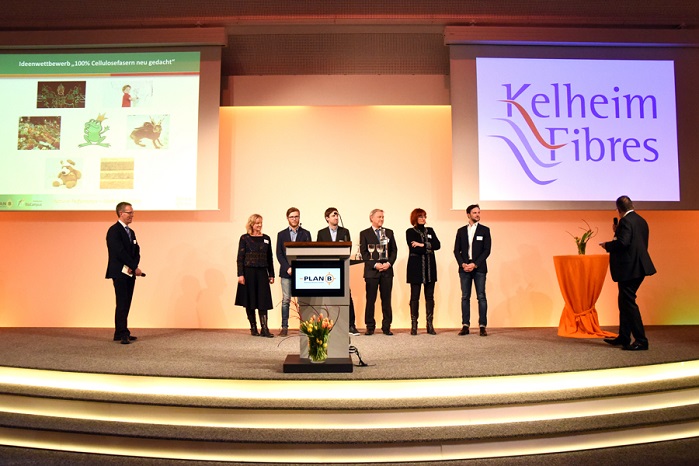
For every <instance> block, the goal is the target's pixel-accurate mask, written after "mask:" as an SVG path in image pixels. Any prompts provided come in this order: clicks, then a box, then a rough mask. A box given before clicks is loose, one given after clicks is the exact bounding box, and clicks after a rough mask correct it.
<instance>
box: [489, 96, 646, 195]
mask: <svg viewBox="0 0 699 466" xmlns="http://www.w3.org/2000/svg"><path fill="white" fill-rule="evenodd" d="M502 86H503V88H504V89H503V90H504V94H505V96H506V98H505V99H502V100H500V102H502V103H503V104H504V105H506V111H505V114H506V115H507V117H506V118H495V120H498V121H503V122H505V123H507V125H509V127H510V128H511V129H512V130H513V132H514V134H515V136H516V137H512V136H504V135H499V134H493V135H491V137H494V138H499V139H502V140H503V141H505V143H506V144H507V145H508V147H509V148H510V150H511V151H512V154H513V155H514V157H515V158H516V159H517V161H518V162H519V164H520V166H521V167H522V170H523V171H524V173H525V174H526V175H527V177H528V178H529V179H530V180H531V181H532V182H533V183H536V184H538V185H545V184H549V183H553V182H554V181H556V179H555V178H553V179H548V180H547V179H539V178H538V177H537V176H535V175H534V173H533V172H532V170H531V169H530V165H531V164H536V165H538V166H539V167H542V168H544V169H549V168H551V167H555V166H556V165H558V164H559V163H561V161H562V160H561V159H563V160H566V159H567V160H575V161H576V162H580V161H587V162H599V161H601V160H603V159H605V158H606V159H608V160H609V161H612V162H614V161H616V159H617V158H623V159H626V160H627V161H629V162H634V163H638V162H646V163H652V162H655V161H656V160H658V155H659V154H658V149H657V147H656V146H657V142H658V139H657V138H656V137H653V136H651V137H645V138H643V139H638V138H635V137H626V138H621V137H612V138H600V137H596V136H595V134H594V129H593V128H591V126H579V125H575V124H574V125H572V126H564V125H555V126H545V124H540V125H539V126H541V127H542V128H541V129H539V127H538V126H537V123H535V121H534V118H533V117H536V118H537V119H547V118H550V117H555V118H556V119H557V120H558V121H561V119H570V120H574V121H575V122H576V123H577V122H580V121H581V120H585V119H587V118H590V119H597V120H607V119H610V118H611V119H617V120H618V119H626V120H634V119H639V120H643V119H646V118H650V119H654V120H656V119H657V118H658V103H657V99H656V97H655V96H654V95H638V94H623V93H622V92H621V89H620V88H619V87H617V86H615V87H613V88H612V90H611V93H610V95H604V94H595V95H592V96H585V95H583V94H579V93H576V92H575V91H574V88H573V85H572V84H571V83H551V84H550V88H549V89H546V90H542V91H543V92H536V91H534V92H529V93H528V94H527V91H528V90H529V88H530V87H531V84H520V85H517V86H516V87H515V86H513V84H512V83H507V84H503V85H502ZM520 98H521V99H522V100H523V103H524V104H525V105H527V107H525V106H524V105H522V104H521V103H520V102H518V100H517V99H520ZM513 109H514V110H513ZM515 112H516V113H518V114H519V115H521V117H522V118H521V119H522V120H523V122H524V123H523V124H522V123H518V122H515V120H514V119H513V113H515ZM558 141H567V142H562V143H558ZM566 146H570V147H568V150H567V151H566V152H565V153H563V154H559V153H558V152H557V151H558V150H559V149H562V148H564V147H566ZM520 147H521V148H523V149H524V152H525V153H523V152H522V150H520ZM535 148H536V150H535ZM542 149H543V150H545V151H548V153H549V160H548V161H547V160H545V159H544V157H539V156H538V155H537V151H541V150H542ZM571 151H572V157H570V152H571ZM561 152H563V151H561Z"/></svg>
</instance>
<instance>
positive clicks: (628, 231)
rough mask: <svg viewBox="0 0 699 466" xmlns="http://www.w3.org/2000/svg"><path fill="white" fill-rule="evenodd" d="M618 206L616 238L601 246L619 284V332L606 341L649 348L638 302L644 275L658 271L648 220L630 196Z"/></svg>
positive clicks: (618, 201)
mask: <svg viewBox="0 0 699 466" xmlns="http://www.w3.org/2000/svg"><path fill="white" fill-rule="evenodd" d="M616 209H617V212H619V217H620V220H619V223H618V224H617V223H616V222H615V223H614V225H615V226H614V232H615V235H614V239H613V240H612V241H607V242H604V243H600V246H602V247H603V248H604V249H605V250H606V251H607V252H608V253H609V271H610V272H611V274H612V280H614V281H615V282H617V285H618V287H619V299H618V302H619V336H618V337H616V338H605V340H604V341H605V342H607V343H609V344H610V345H613V346H621V347H622V348H623V349H625V350H628V351H644V350H647V349H648V338H646V332H645V329H644V328H643V320H642V319H641V311H640V309H639V308H638V304H636V292H637V291H638V289H639V288H640V286H641V283H643V279H644V278H645V277H646V276H648V275H653V274H654V273H655V272H656V270H655V266H654V265H653V261H652V260H651V259H650V254H648V236H649V229H648V223H647V222H646V221H645V220H644V218H643V217H641V216H640V215H638V213H636V211H635V209H634V206H633V202H632V201H631V199H630V198H629V197H628V196H621V197H619V199H617V200H616ZM615 220H616V219H615ZM631 336H633V337H634V342H633V343H632V342H631Z"/></svg>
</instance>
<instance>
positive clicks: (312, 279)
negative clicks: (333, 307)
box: [302, 272, 335, 286]
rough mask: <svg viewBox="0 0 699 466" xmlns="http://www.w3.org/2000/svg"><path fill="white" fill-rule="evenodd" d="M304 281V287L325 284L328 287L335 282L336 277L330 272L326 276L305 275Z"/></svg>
mask: <svg viewBox="0 0 699 466" xmlns="http://www.w3.org/2000/svg"><path fill="white" fill-rule="evenodd" d="M302 280H303V284H304V285H311V284H317V283H325V284H326V285H328V286H330V285H332V284H333V282H334V281H335V276H334V275H333V274H331V273H330V272H328V273H326V274H325V275H322V274H320V275H304V276H303V279H302Z"/></svg>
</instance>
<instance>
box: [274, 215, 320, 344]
mask: <svg viewBox="0 0 699 466" xmlns="http://www.w3.org/2000/svg"><path fill="white" fill-rule="evenodd" d="M286 219H287V221H288V222H289V226H288V227H287V228H284V229H283V230H282V231H280V232H279V233H278V234H277V260H278V261H279V277H280V278H281V283H282V330H281V332H279V336H280V337H285V336H287V335H288V334H289V307H290V305H291V264H289V260H288V259H287V258H286V248H285V247H284V243H288V242H291V241H299V242H310V241H312V240H311V232H309V231H308V230H304V229H303V228H302V227H301V212H300V211H299V209H297V208H296V207H289V208H288V209H287V211H286Z"/></svg>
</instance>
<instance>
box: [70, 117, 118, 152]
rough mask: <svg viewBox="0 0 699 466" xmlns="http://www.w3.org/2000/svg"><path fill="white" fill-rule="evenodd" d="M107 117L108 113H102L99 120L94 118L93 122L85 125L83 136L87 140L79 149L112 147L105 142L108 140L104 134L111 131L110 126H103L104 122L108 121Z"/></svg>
mask: <svg viewBox="0 0 699 466" xmlns="http://www.w3.org/2000/svg"><path fill="white" fill-rule="evenodd" d="M105 115H106V113H100V114H98V115H97V118H93V119H92V120H90V121H88V122H87V123H85V130H84V133H85V135H84V136H83V137H84V138H85V142H83V143H82V144H79V145H78V147H85V146H102V147H109V146H110V145H111V144H109V143H108V142H103V141H104V140H105V139H106V138H107V136H105V135H104V133H106V132H107V131H109V126H103V125H102V122H103V121H104V120H106V119H107V117H106V116H105Z"/></svg>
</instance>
